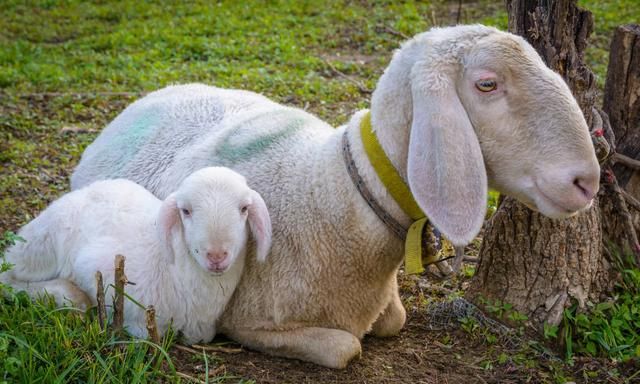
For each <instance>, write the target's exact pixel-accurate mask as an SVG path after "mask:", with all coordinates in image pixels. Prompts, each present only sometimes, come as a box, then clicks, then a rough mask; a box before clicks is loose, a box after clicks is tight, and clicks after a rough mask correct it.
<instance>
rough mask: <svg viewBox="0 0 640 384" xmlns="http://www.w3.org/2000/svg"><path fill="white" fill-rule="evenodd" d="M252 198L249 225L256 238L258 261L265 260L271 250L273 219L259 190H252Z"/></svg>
mask: <svg viewBox="0 0 640 384" xmlns="http://www.w3.org/2000/svg"><path fill="white" fill-rule="evenodd" d="M251 200H252V201H251V204H250V205H249V227H250V228H251V233H253V237H254V238H255V240H256V257H257V258H258V261H264V260H265V259H266V258H267V255H268V254H269V250H271V219H270V218H269V211H268V210H267V205H266V204H265V202H264V200H263V199H262V196H260V194H259V193H258V192H256V191H251Z"/></svg>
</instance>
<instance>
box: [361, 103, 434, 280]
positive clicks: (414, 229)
mask: <svg viewBox="0 0 640 384" xmlns="http://www.w3.org/2000/svg"><path fill="white" fill-rule="evenodd" d="M360 135H361V136H362V144H363V145H364V150H365V153H366V154H367V157H368V158H369V162H370V163H371V166H372V167H373V169H374V170H375V171H376V174H377V175H378V178H379V179H380V181H381V182H382V184H383V185H384V187H385V188H386V189H387V191H388V192H389V194H390V195H391V197H393V199H394V200H395V201H396V203H397V204H398V205H399V206H400V208H401V209H402V210H403V211H404V213H405V214H406V215H407V216H409V217H410V218H411V219H412V220H413V221H414V222H413V224H411V226H410V227H409V230H408V231H407V238H406V240H405V245H404V270H405V272H406V273H408V274H417V273H422V272H423V271H424V267H423V265H422V233H423V229H424V226H425V224H426V223H427V217H426V215H425V214H424V212H422V209H420V206H419V205H418V203H416V201H415V199H414V198H413V194H412V193H411V190H410V189H409V186H408V185H407V183H405V181H404V179H402V177H401V176H400V174H399V173H398V171H397V170H396V168H395V167H394V166H393V164H392V163H391V161H390V160H389V158H388V157H387V155H386V154H385V153H384V150H383V149H382V146H381V145H380V142H378V138H377V137H376V135H375V133H374V132H373V129H372V128H371V112H367V114H366V115H365V116H364V117H363V118H362V121H361V123H360Z"/></svg>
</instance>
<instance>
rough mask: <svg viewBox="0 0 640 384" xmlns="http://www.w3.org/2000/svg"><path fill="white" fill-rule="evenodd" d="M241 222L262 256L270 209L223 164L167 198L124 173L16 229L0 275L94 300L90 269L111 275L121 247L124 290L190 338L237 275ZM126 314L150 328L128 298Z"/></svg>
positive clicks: (140, 330)
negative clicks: (6, 266) (18, 239)
mask: <svg viewBox="0 0 640 384" xmlns="http://www.w3.org/2000/svg"><path fill="white" fill-rule="evenodd" d="M247 223H248V225H247ZM247 226H249V227H250V228H251V231H252V233H253V235H254V237H255V239H256V245H257V259H258V261H263V260H264V259H265V257H266V256H267V253H268V251H269V247H270V241H271V222H270V220H269V214H268V211H267V208H266V206H265V204H264V201H263V200H262V198H261V197H260V195H259V194H258V193H257V192H255V191H253V190H251V189H250V188H249V187H248V186H247V184H246V181H245V179H244V177H242V176H241V175H239V174H237V173H236V172H234V171H232V170H230V169H227V168H221V167H209V168H204V169H200V170H198V171H197V172H195V173H193V174H192V175H190V176H189V177H187V178H186V179H185V180H184V181H183V182H182V183H181V184H180V187H179V188H178V190H177V191H176V192H175V193H173V194H171V195H169V196H168V197H167V198H166V199H165V200H164V202H163V201H160V200H158V199H157V198H156V197H155V196H153V195H152V194H151V193H150V192H149V191H147V190H146V189H144V188H142V187H141V186H139V185H138V184H135V183H133V182H131V181H129V180H122V179H118V180H106V181H97V182H95V183H92V184H91V185H89V186H87V187H84V188H82V189H79V190H76V191H74V192H71V193H69V194H67V195H65V196H63V197H61V198H60V199H58V200H57V201H55V202H54V203H53V204H51V206H50V207H49V208H47V209H46V210H45V211H44V212H42V213H41V214H40V215H39V216H38V217H36V218H35V219H34V220H33V221H31V222H30V223H28V224H27V225H26V226H25V227H23V228H22V230H21V231H20V233H19V235H20V236H22V237H23V238H24V239H25V240H26V241H27V242H26V243H18V244H16V245H14V246H13V247H11V248H10V249H9V250H8V251H7V253H6V259H7V261H8V262H10V263H13V264H15V265H14V267H13V269H11V270H10V271H9V272H7V273H5V274H2V275H0V279H2V280H3V281H5V282H8V283H9V284H11V285H12V286H14V287H16V288H18V289H25V290H26V291H27V292H29V293H30V294H31V295H33V296H37V295H40V294H43V293H44V292H45V291H46V292H49V293H50V294H52V295H53V296H54V298H55V299H56V301H57V303H58V304H62V303H64V302H65V301H67V300H70V301H72V302H74V304H76V305H79V306H88V305H91V303H94V304H95V302H96V300H95V278H94V276H95V272H96V271H98V270H99V271H102V273H103V275H104V278H105V280H106V281H113V277H114V256H115V255H116V254H117V253H120V254H123V255H125V256H126V259H127V262H126V275H127V278H128V279H129V280H130V281H132V282H135V283H136V284H135V285H127V286H126V288H125V291H126V292H127V294H128V295H130V296H131V297H133V298H134V299H136V300H137V301H139V302H141V303H143V304H145V305H148V304H153V305H154V306H155V308H156V311H157V321H158V329H159V331H160V332H161V333H164V332H166V330H167V328H168V326H169V324H170V323H172V326H173V327H174V329H176V330H180V331H182V333H183V334H184V336H185V340H186V341H187V342H189V343H195V342H198V341H201V340H204V341H209V340H211V339H212V338H213V336H214V335H215V331H216V326H215V321H216V319H218V317H219V316H220V314H221V313H222V311H223V310H224V307H225V305H226V304H227V302H228V301H229V299H230V298H231V296H232V293H233V291H234V289H235V287H236V285H237V283H238V281H239V280H240V275H241V273H242V270H243V267H244V263H245V260H244V259H245V253H246V244H247V240H248V229H247ZM88 295H91V298H90V299H89V297H88ZM124 319H125V326H126V327H127V329H128V331H129V332H130V333H132V334H133V335H136V336H139V337H146V336H147V330H146V327H145V314H144V310H143V309H142V308H140V307H139V306H137V305H136V304H135V303H133V302H131V301H128V300H126V301H125V316H124Z"/></svg>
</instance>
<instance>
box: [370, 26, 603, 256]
mask: <svg viewBox="0 0 640 384" xmlns="http://www.w3.org/2000/svg"><path fill="white" fill-rule="evenodd" d="M394 61H396V62H398V63H400V64H404V67H408V70H407V71H409V72H408V73H407V74H406V75H405V76H404V77H405V78H407V84H408V85H407V87H406V88H410V90H411V94H410V100H411V102H410V105H411V107H410V108H411V109H410V110H405V113H404V115H408V116H411V121H410V122H408V123H407V125H409V124H410V127H411V128H410V132H409V139H408V140H409V142H408V160H407V176H408V179H409V185H410V187H411V190H412V192H413V193H414V196H415V198H416V201H417V202H418V203H419V204H420V206H421V207H422V208H423V210H424V211H425V213H426V214H427V216H428V217H429V218H430V219H431V221H432V222H433V223H434V224H435V225H436V226H437V227H438V228H440V230H441V231H442V232H443V233H444V234H445V235H447V236H448V237H449V238H450V239H451V240H452V241H453V242H454V243H456V244H464V243H467V242H469V241H471V239H472V238H473V237H474V236H475V235H476V234H477V233H478V231H479V230H480V227H481V225H482V222H483V219H484V214H485V209H486V208H485V206H486V193H487V185H489V186H491V187H493V188H495V189H497V190H498V191H500V192H502V193H505V194H507V195H511V196H513V197H515V198H517V199H518V200H520V201H521V202H523V203H524V204H526V205H527V206H529V207H530V208H532V209H534V210H538V211H540V212H541V213H542V214H544V215H546V216H549V217H552V218H565V217H569V216H572V215H574V214H576V213H577V212H580V211H581V210H584V209H586V208H588V207H590V205H591V201H592V199H593V197H594V196H595V194H596V192H597V191H598V187H599V174H600V169H599V165H598V161H597V159H596V156H595V152H594V148H593V144H592V142H591V139H590V136H589V130H588V127H587V124H586V122H585V119H584V117H583V115H582V112H581V111H580V108H579V106H578V104H577V102H576V100H575V99H574V98H573V96H572V94H571V92H570V90H569V88H568V87H567V85H566V84H565V83H564V81H563V80H562V78H561V77H560V76H559V75H558V74H556V73H554V72H553V71H552V70H550V69H549V68H548V67H547V66H546V65H545V64H544V62H543V61H542V59H541V58H540V56H539V55H538V54H537V52H536V51H535V50H534V49H533V47H531V46H530V45H529V44H528V43H527V42H526V41H525V40H523V39H522V38H520V37H518V36H515V35H512V34H509V33H506V32H501V31H498V30H496V29H494V28H489V27H484V26H479V25H475V26H458V27H451V28H442V29H434V30H432V31H429V32H426V33H424V34H422V35H419V36H417V37H416V38H415V39H413V40H412V41H410V42H409V43H407V44H406V45H405V47H403V50H401V51H399V53H398V54H396V57H394ZM397 67H398V68H400V67H401V65H398V66H397ZM390 68H391V69H390V70H388V71H389V72H390V73H393V62H392V67H390ZM396 73H401V72H400V70H396ZM385 75H386V74H385ZM374 98H375V94H374Z"/></svg>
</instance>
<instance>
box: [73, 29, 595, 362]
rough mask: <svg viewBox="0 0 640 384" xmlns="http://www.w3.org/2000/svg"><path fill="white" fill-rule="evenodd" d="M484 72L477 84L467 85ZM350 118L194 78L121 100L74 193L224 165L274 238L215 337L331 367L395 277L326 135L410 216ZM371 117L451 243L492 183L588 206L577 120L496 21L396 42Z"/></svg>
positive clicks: (391, 296)
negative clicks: (247, 191) (343, 120)
mask: <svg viewBox="0 0 640 384" xmlns="http://www.w3.org/2000/svg"><path fill="white" fill-rule="evenodd" d="M487 78H489V79H493V80H495V82H496V84H497V89H496V91H495V92H492V93H482V92H480V91H479V90H478V89H477V88H476V83H477V82H478V81H479V80H483V79H487ZM365 113H366V111H358V112H356V113H355V114H354V115H353V117H352V118H351V120H350V121H349V122H348V124H347V125H345V126H343V127H340V128H338V129H333V128H332V127H330V126H329V125H328V124H326V123H324V122H322V121H321V120H319V119H318V118H316V117H315V116H313V115H311V114H309V113H306V112H304V111H302V110H299V109H295V108H288V107H285V106H283V105H280V104H277V103H274V102H273V101H270V100H268V99H266V98H265V97H263V96H260V95H257V94H255V93H251V92H246V91H239V90H227V89H220V88H215V87H210V86H206V85H201V84H189V85H180V86H172V87H167V88H165V89H162V90H159V91H157V92H154V93H151V94H149V95H148V96H146V97H144V98H143V99H141V100H139V101H137V102H135V103H133V104H132V105H131V106H129V107H128V108H127V109H126V110H125V111H124V112H123V113H122V114H120V116H118V117H117V118H116V119H115V120H114V121H113V122H112V123H111V124H109V126H108V127H107V128H105V130H104V131H103V133H102V134H101V135H100V136H99V137H98V138H97V139H96V140H95V141H94V143H93V144H91V145H90V146H89V147H88V148H87V150H86V151H85V153H84V154H83V157H82V160H81V162H80V164H79V165H78V167H77V169H76V171H75V173H74V174H73V176H72V186H73V188H78V187H81V186H82V185H85V184H87V183H89V182H91V181H94V180H98V179H103V178H113V177H126V178H129V179H131V180H134V181H137V182H139V183H141V184H142V185H144V186H146V187H148V188H150V190H151V191H152V192H153V193H154V194H156V195H158V196H160V197H164V196H166V195H167V194H168V193H169V192H170V191H172V190H173V189H175V187H176V186H177V185H178V184H179V183H180V181H181V180H182V179H183V178H184V177H186V175H188V174H189V173H191V172H193V171H194V170H196V169H199V168H201V167H205V166H210V165H223V166H228V167H230V168H233V169H234V170H237V171H239V172H241V173H242V174H245V175H246V176H247V177H248V178H249V180H251V182H252V186H253V187H254V188H255V189H256V190H257V191H259V192H260V193H261V194H262V195H263V196H264V198H265V200H266V202H267V204H268V206H269V210H270V212H271V214H272V218H273V226H274V243H273V247H272V252H271V254H270V256H269V260H268V262H267V263H264V264H262V265H260V264H257V263H255V262H253V261H251V260H248V264H247V269H246V272H245V275H244V277H243V278H242V280H241V282H240V285H239V287H238V290H237V291H236V294H235V295H234V298H233V299H232V301H231V303H230V305H229V307H228V309H227V310H226V311H225V313H224V314H223V317H222V319H221V327H222V331H223V332H225V333H226V334H227V335H229V336H230V337H232V338H234V339H236V340H237V341H239V342H241V343H243V344H244V345H247V346H249V347H253V348H256V349H259V350H263V351H267V352H269V353H273V354H277V355H281V356H288V357H294V358H299V359H303V360H308V361H313V362H316V363H318V364H323V365H326V366H330V367H344V366H345V365H346V364H347V362H348V361H349V360H350V359H352V358H353V357H355V356H357V355H358V354H359V353H360V343H359V339H360V338H361V337H362V336H363V335H364V334H365V333H367V332H372V333H374V334H376V335H380V336H386V335H393V334H397V332H399V330H400V329H401V328H402V326H403V324H404V321H405V311H404V308H402V304H401V302H400V299H399V296H398V290H397V282H396V272H397V270H398V268H399V266H400V264H401V261H402V255H403V252H402V246H403V242H402V241H401V240H400V239H397V238H396V237H394V236H393V234H392V233H391V232H390V231H389V229H388V228H387V227H386V226H385V225H384V224H383V223H382V222H381V221H380V220H379V219H378V217H377V216H376V215H375V214H374V213H373V211H372V210H371V209H370V208H369V206H368V205H367V203H366V202H365V201H364V200H363V198H362V197H361V196H360V195H359V193H358V191H357V190H356V188H355V187H354V185H353V183H352V182H351V179H350V178H349V175H348V174H347V171H346V168H345V165H344V162H343V155H342V146H341V137H342V134H343V133H344V132H345V130H346V132H347V135H348V138H349V142H350V144H351V148H352V151H353V158H354V161H355V164H356V167H357V168H358V171H359V172H360V174H361V176H362V177H363V179H364V181H365V182H366V183H367V186H368V188H369V189H370V190H371V192H372V194H373V195H374V196H375V198H376V199H377V200H378V202H379V203H380V204H381V205H382V206H383V207H385V209H386V210H387V211H388V213H389V214H391V215H392V216H394V217H395V218H396V219H397V220H398V221H399V222H401V223H402V224H404V225H406V226H408V225H409V224H410V220H409V218H408V217H406V216H405V215H404V213H403V212H402V211H401V210H400V208H399V207H398V206H397V204H396V203H395V202H394V201H393V200H392V199H391V197H390V196H389V194H388V193H387V192H386V190H385V189H384V187H383V186H382V184H381V183H380V181H379V180H378V178H377V176H376V174H375V172H374V170H373V169H372V168H371V165H370V164H369V161H368V159H367V158H366V155H365V154H364V152H363V147H362V143H361V138H360V132H359V126H360V121H361V119H362V117H363V115H364V114H365ZM371 116H372V126H373V129H374V130H375V132H376V134H377V136H378V138H379V141H380V143H381V146H382V147H383V148H384V150H385V152H386V153H387V155H388V156H389V158H390V160H391V162H392V163H393V164H394V165H395V166H396V168H397V169H398V171H399V173H400V174H401V175H402V176H403V177H404V178H405V179H406V181H407V182H408V184H409V185H410V187H411V190H412V192H413V194H414V197H415V198H416V200H417V202H418V203H419V204H420V206H421V207H422V208H423V210H424V211H425V212H426V213H427V215H428V217H429V219H430V220H431V221H432V222H433V223H434V224H435V226H436V227H438V228H439V229H440V230H441V231H442V232H443V233H444V234H445V235H446V236H447V237H448V238H449V239H451V240H452V241H453V242H454V243H455V244H464V243H466V242H468V241H470V240H471V239H472V238H473V237H474V236H475V235H476V234H477V232H478V230H479V229H480V225H481V224H482V221H483V218H484V210H485V205H486V191H487V187H488V186H492V187H494V188H496V189H498V190H499V191H501V192H503V193H506V194H509V195H512V196H515V197H516V198H518V199H520V200H521V201H522V202H524V203H525V204H527V205H529V206H530V207H532V208H534V209H539V210H540V211H541V212H542V213H544V214H547V215H549V216H552V217H566V216H568V215H571V214H574V213H575V212H577V211H579V210H580V209H583V208H585V207H587V206H588V205H589V202H590V200H591V197H592V196H593V195H594V194H595V192H596V191H597V188H598V174H599V168H598V164H597V161H596V158H595V154H594V150H593V146H592V144H591V141H590V138H589V133H588V129H587V125H586V123H585V121H584V118H583V116H582V114H581V112H580V109H579V108H578V105H577V103H576V101H575V100H574V99H573V97H572V96H571V92H570V91H569V89H568V88H567V86H566V85H565V84H564V82H563V81H562V79H561V78H560V77H559V76H558V75H557V74H555V73H553V72H552V71H551V70H549V69H548V68H547V67H546V66H545V65H544V64H543V62H542V60H541V59H540V57H539V56H538V55H537V53H536V52H535V50H534V49H533V48H531V46H530V45H528V44H527V43H526V42H525V41H524V40H522V39H521V38H520V37H517V36H514V35H511V34H509V33H505V32H500V31H498V30H496V29H495V28H489V27H484V26H480V25H475V26H457V27H450V28H440V29H432V30H431V31H429V32H426V33H423V34H420V35H418V36H416V37H415V38H413V39H411V40H410V41H408V42H407V43H405V44H404V45H403V46H402V48H401V49H399V50H398V51H397V52H396V53H395V54H394V57H393V60H392V61H391V63H390V65H389V67H388V68H387V70H386V71H385V73H384V75H383V76H382V78H381V79H380V81H379V82H378V85H377V87H376V90H375V92H374V93H373V96H372V101H371Z"/></svg>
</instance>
